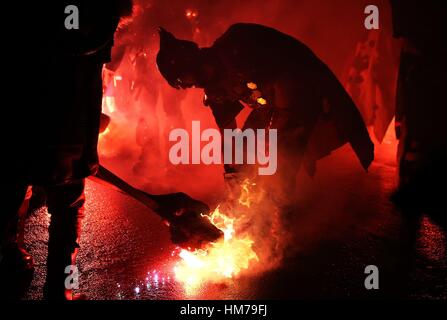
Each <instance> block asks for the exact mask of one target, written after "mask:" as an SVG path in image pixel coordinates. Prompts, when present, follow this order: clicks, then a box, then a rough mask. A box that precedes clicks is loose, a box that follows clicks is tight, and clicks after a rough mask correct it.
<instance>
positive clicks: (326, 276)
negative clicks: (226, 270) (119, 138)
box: [25, 143, 447, 299]
mask: <svg viewBox="0 0 447 320" xmlns="http://www.w3.org/2000/svg"><path fill="white" fill-rule="evenodd" d="M377 155H378V156H377V159H376V161H375V163H374V164H373V165H372V167H371V169H370V170H369V172H368V173H365V172H363V171H362V170H361V168H360V166H359V165H358V164H357V162H356V161H355V159H354V156H353V155H352V152H351V150H350V149H349V148H347V147H344V148H342V149H341V150H338V151H337V152H336V153H334V154H333V155H331V156H330V157H328V158H326V159H324V160H323V161H321V162H320V163H319V168H318V173H317V176H316V177H314V178H312V179H311V178H309V177H307V176H306V175H305V174H304V173H302V174H300V176H299V190H300V191H299V193H298V195H297V196H298V198H299V206H298V208H297V210H296V212H295V217H294V222H293V224H292V225H291V226H290V229H291V230H292V231H293V238H292V239H291V240H290V242H289V247H288V250H287V252H286V256H285V257H284V261H283V262H282V264H281V266H279V267H278V268H276V269H274V270H270V271H268V272H263V273H260V274H246V275H243V276H241V277H240V278H238V279H236V280H230V281H228V282H227V283H221V284H210V285H207V286H205V287H202V288H200V289H198V290H196V291H195V292H185V288H183V287H182V286H181V285H180V284H179V283H177V282H176V281H175V277H174V274H173V267H174V265H175V263H176V261H177V257H176V256H175V255H172V252H173V250H175V247H174V246H173V245H172V244H171V243H170V241H169V234H168V230H167V228H166V227H165V226H164V224H163V223H162V222H161V221H160V219H159V218H158V217H157V216H155V215H154V214H152V213H151V212H148V211H147V209H146V208H145V207H144V206H142V205H141V204H139V203H137V202H135V201H133V200H132V199H129V198H128V197H126V196H124V195H122V194H120V193H118V192H116V191H113V190H109V189H106V188H105V187H104V186H101V185H98V184H96V183H94V182H88V184H87V206H86V208H87V218H86V219H85V222H84V234H83V238H82V243H81V248H82V249H81V252H80V255H79V261H78V263H79V269H80V274H81V279H80V286H81V288H80V291H81V292H83V293H85V294H87V295H88V297H89V298H91V299H183V298H199V299H202V298H203V299H255V298H332V297H340V298H384V297H385V298H393V297H396V298H397V297H416V298H444V299H445V298H447V281H446V279H447V258H446V245H445V243H446V233H445V230H444V229H442V228H441V227H439V226H437V225H436V224H435V223H434V222H433V221H432V220H431V219H430V218H429V217H427V216H423V217H422V218H421V219H413V218H406V217H405V216H403V215H402V214H401V213H400V212H399V211H398V210H396V209H395V208H394V207H393V205H392V204H391V203H390V202H389V195H390V193H391V192H392V191H393V188H394V186H395V171H396V168H395V166H394V145H392V144H387V143H385V144H384V145H382V146H379V147H378V150H377ZM334 168H336V170H335V169H334ZM184 178H185V179H191V178H194V177H187V176H185V177H184ZM194 179H199V177H195V178H194ZM221 190H222V189H221ZM185 191H186V192H188V190H185ZM219 191H220V190H217V191H216V190H215V189H213V190H210V193H211V192H212V193H216V192H219ZM47 224H48V215H47V214H46V211H45V210H44V209H41V210H40V211H39V212H36V213H35V214H34V215H33V216H32V217H31V219H30V220H29V222H28V224H27V235H26V242H27V246H28V247H29V249H30V250H31V252H32V254H33V255H34V258H35V260H36V264H37V267H36V272H35V275H34V279H33V282H32V284H31V286H30V288H29V290H28V292H27V294H26V297H25V298H26V299H39V298H41V297H42V285H43V282H44V277H45V256H46V239H47V230H46V229H47ZM367 265H376V266H377V267H378V268H379V270H380V289H379V290H372V291H368V290H366V289H365V287H364V279H365V276H366V275H365V274H364V269H365V267H366V266H367Z"/></svg>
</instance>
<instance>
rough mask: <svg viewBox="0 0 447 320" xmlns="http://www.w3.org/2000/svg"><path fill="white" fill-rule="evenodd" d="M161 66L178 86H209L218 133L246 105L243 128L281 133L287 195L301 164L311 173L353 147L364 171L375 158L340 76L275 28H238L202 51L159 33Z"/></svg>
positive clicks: (282, 179) (281, 169) (280, 163)
mask: <svg viewBox="0 0 447 320" xmlns="http://www.w3.org/2000/svg"><path fill="white" fill-rule="evenodd" d="M157 64H158V68H159V70H160V72H161V74H162V75H163V77H164V78H165V79H166V80H167V81H168V82H169V84H170V85H171V86H172V87H174V88H177V89H185V88H190V87H199V88H203V89H204V91H205V105H207V106H209V107H210V108H211V110H212V112H213V115H214V117H215V120H216V122H217V125H218V126H219V128H221V129H225V128H236V121H235V118H236V116H237V115H238V114H239V112H240V111H241V110H242V109H243V108H244V107H247V106H248V107H251V108H252V109H253V111H251V113H250V115H249V117H248V119H247V121H246V122H245V124H244V128H252V129H266V128H270V129H277V130H278V171H277V174H276V176H277V177H278V178H279V179H280V183H279V184H276V185H280V186H281V188H282V189H283V191H284V190H288V188H289V187H292V186H293V185H294V182H295V177H296V175H295V173H296V172H297V171H298V169H299V167H300V164H304V165H305V167H306V169H307V171H308V172H309V174H311V175H312V174H314V172H315V162H316V160H318V159H320V158H322V157H323V156H326V155H328V154H329V153H330V152H331V151H332V150H335V149H337V148H339V147H341V146H342V145H344V144H345V143H347V142H349V143H350V144H351V146H352V148H353V150H354V152H355V153H356V155H357V157H358V159H359V160H360V162H361V164H362V166H363V167H364V168H365V169H367V168H368V167H369V165H370V164H371V162H372V160H373V158H374V145H373V143H372V142H371V140H370V137H369V134H368V131H367V129H366V127H365V124H364V122H363V120H362V117H361V115H360V113H359V111H358V110H357V108H356V106H355V104H354V103H353V101H352V99H351V98H350V96H349V95H348V93H347V92H346V91H345V90H344V88H343V86H342V85H341V83H340V82H339V81H338V79H337V78H336V77H335V75H334V74H333V73H332V72H331V70H330V69H329V68H328V67H327V66H326V65H325V64H324V63H323V62H322V61H321V60H320V59H319V58H318V57H317V56H316V55H315V54H314V53H313V52H312V51H311V50H310V49H309V48H308V47H307V46H305V45H304V44H303V43H301V42H300V41H298V40H296V39H294V38H292V37H291V36H288V35H286V34H284V33H281V32H279V31H277V30H275V29H272V28H269V27H266V26H262V25H257V24H245V23H239V24H235V25H233V26H231V27H230V28H229V29H228V30H227V31H226V32H225V33H224V34H223V35H222V36H221V37H220V38H218V39H217V40H216V41H215V42H214V44H213V45H212V46H211V47H209V48H199V47H198V45H197V44H196V43H194V42H190V41H185V40H178V39H176V38H175V37H174V36H173V35H172V34H171V33H169V32H167V31H166V30H164V29H162V28H161V29H160V51H159V53H158V56H157ZM237 169H238V168H237ZM234 170H235V168H234V167H233V168H231V167H229V166H227V167H226V173H228V172H231V171H234ZM287 193H289V194H290V190H289V191H287Z"/></svg>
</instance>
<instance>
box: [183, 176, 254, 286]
mask: <svg viewBox="0 0 447 320" xmlns="http://www.w3.org/2000/svg"><path fill="white" fill-rule="evenodd" d="M251 185H254V184H252V183H250V181H249V180H248V179H247V180H245V181H244V183H243V184H242V186H241V194H240V198H239V204H241V205H243V206H245V207H247V208H248V207H250V204H251V201H252V200H251V196H250V192H249V190H250V188H249V187H250V186H251ZM208 218H209V219H210V221H211V222H212V223H213V224H214V225H215V226H216V227H218V228H219V229H221V230H222V231H223V232H224V239H223V240H221V241H219V242H217V243H212V244H210V245H209V246H208V247H207V248H205V249H200V250H195V251H193V252H191V251H188V250H184V249H183V250H181V251H180V254H179V256H180V258H181V260H180V262H179V263H177V265H176V266H175V267H174V273H175V276H176V279H177V280H178V281H179V282H180V283H182V284H183V285H184V287H185V289H186V291H187V292H189V293H193V292H194V291H195V289H197V288H198V287H200V286H201V285H202V284H204V283H206V282H212V283H221V282H225V281H226V280H228V279H232V278H234V277H236V276H237V275H239V274H240V273H241V272H242V271H244V270H246V269H248V268H249V266H250V264H251V263H253V262H258V261H259V258H258V255H257V254H256V252H255V251H254V250H253V244H254V241H253V237H252V236H251V235H250V234H245V233H243V232H241V233H238V229H239V228H240V227H241V225H242V223H243V220H244V216H243V215H241V216H239V217H235V215H234V214H233V215H231V216H230V215H227V214H225V213H224V212H222V209H221V208H220V207H217V208H216V209H215V210H214V212H213V213H212V214H211V215H210V216H209V217H208Z"/></svg>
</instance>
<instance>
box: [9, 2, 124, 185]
mask: <svg viewBox="0 0 447 320" xmlns="http://www.w3.org/2000/svg"><path fill="white" fill-rule="evenodd" d="M126 3H127V5H126ZM67 5H76V6H77V7H78V9H79V16H80V19H79V20H80V23H79V30H67V29H66V28H65V25H64V21H65V18H66V17H67V14H66V13H65V12H64V9H65V7H66V6H67ZM33 7H34V8H33V9H32V10H34V12H33V13H34V16H35V17H36V19H37V20H38V21H34V22H35V23H36V24H37V26H38V27H36V28H35V29H32V30H29V31H28V34H26V40H25V41H29V48H28V51H29V54H28V56H27V61H21V63H24V64H26V65H27V66H28V68H27V70H25V73H26V74H25V75H24V76H23V78H22V79H23V86H22V88H23V97H20V98H19V99H17V102H18V103H17V108H19V110H21V111H22V112H18V113H16V115H15V116H16V118H15V119H14V120H16V122H17V124H18V126H19V129H20V133H21V134H20V138H19V136H16V137H14V140H13V142H14V143H13V146H12V151H13V152H11V153H10V154H11V159H10V162H11V167H12V168H13V169H14V170H13V172H14V175H15V179H16V180H22V181H26V182H27V183H32V184H44V185H47V184H58V183H64V182H67V181H71V180H76V179H81V178H85V177H87V176H89V175H91V174H93V173H95V171H96V169H97V166H98V155H97V150H96V148H97V141H98V133H99V119H100V114H101V99H102V83H101V82H102V80H101V70H102V65H103V64H104V63H106V62H108V61H110V51H111V48H112V46H113V35H114V32H115V30H116V28H117V25H118V22H119V20H120V17H121V16H123V15H124V14H128V13H129V12H130V11H131V1H123V0H115V1H105V0H101V1H87V0H84V1H82V0H81V1H59V2H58V3H57V4H56V3H53V2H50V3H39V4H38V5H34V6H33ZM21 59H22V60H23V58H22V57H21Z"/></svg>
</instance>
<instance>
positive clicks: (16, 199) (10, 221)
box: [1, 179, 85, 299]
mask: <svg viewBox="0 0 447 320" xmlns="http://www.w3.org/2000/svg"><path fill="white" fill-rule="evenodd" d="M84 185H85V181H84V179H81V180H77V181H73V182H70V183H65V184H60V185H55V186H50V187H45V190H46V193H47V206H48V212H49V213H50V214H51V221H50V227H49V240H48V259H47V280H46V286H45V295H46V297H47V298H60V299H63V297H64V294H65V283H64V282H65V278H66V277H67V275H66V274H65V268H66V267H67V266H70V265H73V264H74V263H75V260H74V259H75V255H76V252H77V248H78V247H79V245H78V242H79V237H80V232H81V221H82V218H83V217H84V202H85V197H84ZM26 190H27V185H15V186H12V187H11V188H9V189H8V191H7V193H8V195H9V197H6V198H5V202H6V214H5V215H3V217H2V220H1V223H2V224H1V228H2V239H1V241H2V245H4V246H5V247H6V246H13V245H14V242H15V239H16V238H15V237H11V236H10V235H11V234H16V232H14V230H13V231H11V228H14V226H16V225H17V222H16V221H17V212H18V210H19V208H20V207H21V204H22V202H23V199H24V198H25V194H26ZM8 229H9V230H8ZM3 232H4V233H3Z"/></svg>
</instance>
